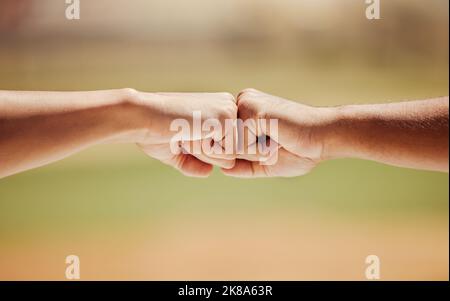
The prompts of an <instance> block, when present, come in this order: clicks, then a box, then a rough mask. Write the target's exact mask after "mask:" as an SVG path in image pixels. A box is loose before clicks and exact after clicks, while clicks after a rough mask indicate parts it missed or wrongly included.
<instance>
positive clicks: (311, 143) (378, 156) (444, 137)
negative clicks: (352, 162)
mask: <svg viewBox="0 0 450 301" xmlns="http://www.w3.org/2000/svg"><path fill="white" fill-rule="evenodd" d="M237 103H238V112H239V117H240V118H244V119H245V118H251V119H255V120H256V119H258V118H261V117H262V118H265V119H276V120H278V128H277V132H276V133H271V132H270V131H269V132H265V133H264V134H266V135H267V136H269V137H270V139H273V140H275V142H276V143H277V144H278V146H279V151H278V157H277V160H276V161H275V163H274V164H272V165H261V164H260V163H259V162H258V160H256V159H258V158H256V159H255V158H254V156H253V157H252V156H250V155H246V154H244V155H242V156H240V158H239V159H238V160H236V164H235V166H234V167H233V168H231V169H223V172H224V173H225V174H227V175H230V176H235V177H246V178H247V177H271V176H282V177H291V176H299V175H304V174H306V173H308V172H309V171H311V170H312V169H313V168H314V167H315V166H316V165H317V164H319V163H320V162H322V161H324V160H328V159H336V158H360V159H366V160H373V161H378V162H382V163H386V164H391V165H395V166H402V167H409V168H416V169H426V170H435V171H445V172H448V134H449V132H448V127H449V125H448V122H449V120H448V115H449V111H448V110H449V100H448V97H444V98H438V99H430V100H421V101H410V102H399V103H391V104H375V105H350V106H342V107H322V108H317V107H311V106H307V105H303V104H300V103H298V102H293V101H289V100H287V99H284V98H281V97H277V96H273V95H270V94H267V93H264V92H261V91H258V90H255V89H246V90H244V91H242V92H241V93H240V94H239V96H238V99H237Z"/></svg>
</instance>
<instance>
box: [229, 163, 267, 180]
mask: <svg viewBox="0 0 450 301" xmlns="http://www.w3.org/2000/svg"><path fill="white" fill-rule="evenodd" d="M222 172H223V173H224V174H225V175H227V176H231V177H237V178H259V177H266V176H267V174H266V171H265V168H264V166H263V165H260V164H259V163H258V162H251V161H247V160H241V159H238V160H236V163H235V164H234V167H233V168H230V169H224V168H222Z"/></svg>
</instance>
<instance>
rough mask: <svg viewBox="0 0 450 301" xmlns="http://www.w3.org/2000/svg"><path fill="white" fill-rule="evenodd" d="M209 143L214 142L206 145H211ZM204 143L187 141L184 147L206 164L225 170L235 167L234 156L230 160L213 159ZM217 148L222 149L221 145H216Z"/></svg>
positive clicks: (187, 151)
mask: <svg viewBox="0 0 450 301" xmlns="http://www.w3.org/2000/svg"><path fill="white" fill-rule="evenodd" d="M209 141H213V140H207V141H206V143H209ZM213 142H214V141H213ZM204 143H205V141H186V142H183V143H182V147H183V149H184V150H185V152H186V153H189V154H191V155H193V156H194V157H196V158H197V159H199V160H201V161H203V162H205V163H208V164H212V165H217V166H219V167H223V168H232V167H233V166H234V156H233V157H230V158H215V157H212V156H211V155H210V154H209V152H208V150H207V149H206V148H205V146H204V145H203V144H204ZM216 148H220V149H222V148H221V147H220V146H219V145H216ZM211 152H214V150H211ZM216 152H218V151H216Z"/></svg>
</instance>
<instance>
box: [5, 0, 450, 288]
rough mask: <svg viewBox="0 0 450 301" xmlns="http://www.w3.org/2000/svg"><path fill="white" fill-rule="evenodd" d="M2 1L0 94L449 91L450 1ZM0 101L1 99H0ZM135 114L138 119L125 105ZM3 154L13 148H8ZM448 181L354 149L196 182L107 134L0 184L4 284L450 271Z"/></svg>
mask: <svg viewBox="0 0 450 301" xmlns="http://www.w3.org/2000/svg"><path fill="white" fill-rule="evenodd" d="M381 5H382V9H381V17H382V19H381V20H376V21H369V20H367V19H366V17H365V7H366V6H365V4H364V1H354V0H345V1H331V0H320V1H318V0H315V1H313V0H298V1H293V0H282V1H268V0H264V1H248V0H246V1H238V0H232V1H231V0H230V1H206V0H193V1H175V0H170V1H162V0H161V1H158V0H152V1H144V0H133V1H125V0H120V1H105V0H89V1H83V0H82V1H81V19H80V20H78V21H68V20H66V19H65V16H64V10H65V4H64V1H50V0H43V1H37V0H34V1H33V0H1V1H0V89H3V90H99V89H110V88H122V87H133V88H136V89H140V90H143V91H181V92H189V91H199V92H202V91H205V92H206V91H229V92H232V93H234V94H236V93H237V92H239V91H240V90H241V89H243V88H248V87H254V88H257V89H260V90H262V91H265V92H268V93H272V94H275V95H279V96H283V97H286V98H290V99H293V100H297V101H301V102H303V103H307V104H311V105H327V106H329V105H340V104H351V103H376V102H388V101H400V100H408V99H411V100H412V99H424V98H432V97H438V96H444V95H448V71H449V69H448V66H449V63H448V5H449V4H448V1H445V0H431V1H418V0H408V1H406V0H390V1H381ZM0 105H1V100H0ZM124 118H126V116H124ZM0 164H1V158H0ZM448 181H449V178H448V174H444V173H433V172H424V171H414V170H408V169H400V168H395V167H390V166H385V165H381V164H378V163H374V162H367V161H360V160H337V161H330V162H325V163H323V164H322V165H321V166H319V167H318V168H317V169H315V170H314V171H313V172H312V173H311V174H310V175H307V176H305V177H298V178H292V179H257V180H242V179H233V178H227V177H225V176H223V175H222V174H220V172H219V171H215V172H214V174H213V175H212V176H211V177H210V178H208V179H191V178H187V177H184V176H182V175H180V174H179V173H178V172H176V171H175V170H172V169H171V168H169V167H167V166H164V165H163V164H161V163H159V162H157V161H155V160H153V159H151V158H148V157H146V156H145V155H144V154H143V153H141V152H140V151H139V150H138V149H137V148H136V147H134V146H132V145H103V146H98V147H94V148H92V149H89V150H86V151H83V152H81V153H79V154H77V155H75V156H73V157H71V158H68V159H66V160H63V161H60V162H57V163H54V164H51V165H49V166H47V167H44V168H40V169H36V170H32V171H28V172H25V173H22V174H18V175H15V176H11V177H8V178H5V179H1V180H0V279H64V271H65V263H64V259H65V256H67V255H70V254H72V253H74V254H76V255H79V256H80V259H81V277H82V279H124V280H126V279H172V280H173V279H204V280H208V279H278V280H280V279H281V280H304V279H308V280H311V279H313V280H315V279H318V280H320V279H365V278H364V270H365V267H366V266H365V263H364V259H365V257H366V256H368V255H370V254H375V255H378V256H379V257H380V259H381V263H382V270H381V277H382V279H386V280H387V279H445V280H448V277H449V276H448V275H449V272H448V267H449V264H448V254H449V249H448V247H449V240H448V234H449V233H448V226H449V225H448V212H449V211H448V198H449V189H448V187H449V186H448Z"/></svg>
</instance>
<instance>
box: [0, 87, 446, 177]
mask: <svg viewBox="0 0 450 301" xmlns="http://www.w3.org/2000/svg"><path fill="white" fill-rule="evenodd" d="M448 110H449V100H448V97H446V98H441V99H431V100H426V101H413V102H403V103H393V104H380V105H358V106H343V107H337V108H314V107H310V106H306V105H302V104H299V103H296V102H292V101H288V100H285V99H283V98H280V97H276V96H272V95H269V94H265V93H263V92H260V91H257V90H253V89H248V90H245V91H243V92H241V93H240V94H239V95H238V97H237V105H236V103H235V99H234V97H233V96H232V95H230V94H229V93H144V92H138V91H135V90H133V89H120V90H108V91H92V92H17V91H0V177H6V176H9V175H12V174H15V173H18V172H22V171H25V170H28V169H31V168H36V167H39V166H43V165H46V164H48V163H51V162H54V161H57V160H60V159H62V158H65V157H67V156H69V155H71V154H74V153H76V152H78V151H80V150H83V149H86V148H88V147H90V146H93V145H96V144H100V143H117V142H122V143H136V144H137V145H138V146H139V147H141V148H142V149H143V150H144V151H145V152H146V153H147V154H148V155H149V156H151V157H154V158H156V159H158V160H161V161H162V162H164V163H166V164H168V165H171V166H173V167H175V168H176V169H178V170H180V171H181V172H183V173H184V174H186V175H189V176H197V177H205V176H208V175H209V174H210V173H211V170H212V166H213V165H218V166H220V167H222V170H223V172H224V173H225V174H227V175H230V176H236V177H268V176H283V177H289V176H298V175H303V174H306V173H308V172H309V171H310V170H311V169H313V167H314V166H316V165H317V164H319V163H320V162H322V161H324V160H328V159H337V158H361V159H367V160H374V161H378V162H382V163H386V164H391V165H395V166H401V167H409V168H416V169H426V170H434V171H444V172H448ZM194 111H200V112H202V120H206V119H209V118H214V119H218V120H220V122H221V123H223V122H224V120H225V119H236V118H237V117H239V118H241V119H244V120H247V119H261V118H262V119H270V118H275V119H278V121H279V122H278V124H279V126H278V133H277V134H276V135H275V133H270V129H267V132H265V133H264V134H266V135H267V136H269V137H270V139H272V141H274V142H275V143H276V144H277V146H278V153H277V154H278V158H277V161H276V162H275V163H274V164H272V165H262V164H260V163H259V159H260V158H259V157H258V154H256V155H250V154H247V153H245V152H244V153H243V154H239V155H237V154H233V155H226V156H223V155H221V156H214V155H206V154H201V153H200V154H195V155H190V154H185V153H181V154H173V153H172V152H171V150H170V144H169V142H170V140H171V138H172V137H173V135H174V133H173V132H172V131H170V123H171V122H172V121H173V120H174V119H178V118H181V119H185V120H189V121H191V122H192V113H193V112H194ZM222 125H223V124H222ZM224 127H225V126H224ZM229 134H230V133H219V136H220V135H222V136H223V138H225V137H226V135H229ZM200 139H206V134H205V133H203V132H202V137H200ZM238 139H244V140H245V139H246V137H238ZM193 143H201V141H195V142H193Z"/></svg>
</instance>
